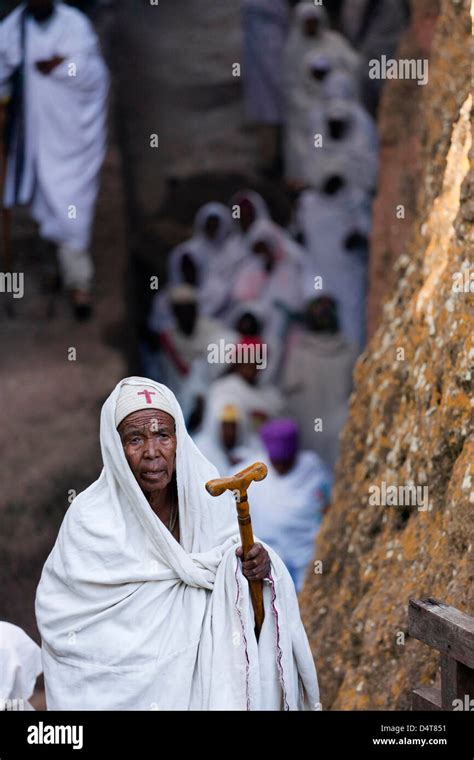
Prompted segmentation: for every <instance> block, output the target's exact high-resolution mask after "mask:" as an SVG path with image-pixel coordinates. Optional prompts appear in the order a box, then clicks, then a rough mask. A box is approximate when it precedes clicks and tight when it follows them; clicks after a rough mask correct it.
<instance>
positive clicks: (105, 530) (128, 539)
mask: <svg viewBox="0 0 474 760" xmlns="http://www.w3.org/2000/svg"><path fill="white" fill-rule="evenodd" d="M124 382H127V383H128V384H132V385H133V384H136V385H137V386H140V385H146V386H147V387H153V388H155V389H156V390H157V391H158V392H159V393H161V394H163V395H164V397H165V398H166V400H167V404H168V405H169V407H170V408H172V410H173V417H174V419H175V421H176V440H177V449H176V478H177V488H178V498H179V525H180V543H178V542H177V541H176V540H175V539H174V537H173V536H172V535H171V533H170V532H169V531H168V530H167V528H165V526H164V524H163V523H162V521H161V520H160V519H159V518H158V517H157V515H156V514H155V513H154V512H153V511H152V509H151V507H150V505H149V503H148V501H147V499H146V498H145V496H144V494H143V493H142V491H141V489H140V488H139V486H138V483H137V482H136V480H135V478H134V476H133V473H132V471H131V469H130V467H129V465H128V462H127V460H126V458H125V454H124V451H123V447H122V443H121V439H120V436H119V434H118V432H117V430H116V428H115V412H116V404H117V399H118V396H119V393H120V389H121V387H122V385H123V383H124ZM100 440H101V449H102V457H103V462H104V468H103V470H102V473H101V475H100V477H99V479H98V480H97V481H96V482H95V483H93V484H92V485H91V486H90V487H89V488H88V489H87V490H86V491H84V492H83V493H81V494H80V495H79V496H78V497H77V498H76V499H75V500H74V501H73V503H72V505H71V506H70V508H69V509H68V511H67V513H66V516H65V518H64V521H63V524H62V526H61V530H60V532H59V536H58V539H57V541H56V544H55V546H54V548H53V550H52V552H51V554H50V556H49V557H48V560H47V562H46V564H45V567H44V569H43V574H42V577H41V581H40V584H39V587H38V592H37V599H36V613H37V620H38V627H39V629H40V633H41V636H42V640H43V663H44V673H45V686H46V696H47V703H48V708H49V709H119V710H120V709H125V710H134V709H145V710H146V709H171V710H174V709H180V710H188V709H246V707H247V706H248V704H251V706H252V708H253V709H259V708H260V707H261V706H262V704H263V705H265V704H270V705H273V707H271V709H279V708H278V707H276V706H275V705H276V704H277V703H278V704H279V701H277V700H279V699H280V694H279V676H278V660H276V659H275V657H276V655H279V654H280V649H281V648H282V646H281V645H278V646H276V645H275V638H274V636H275V634H274V631H275V627H274V625H273V621H272V613H271V611H270V607H271V604H270V607H269V608H268V609H269V611H268V615H267V617H268V620H267V627H266V630H265V632H264V630H263V629H262V635H261V638H260V641H259V645H258V649H257V643H256V641H255V637H254V640H253V641H252V630H251V629H252V622H251V614H250V600H249V592H248V584H247V583H246V582H243V579H242V576H241V573H240V570H239V565H238V560H237V558H236V556H235V546H236V543H237V542H238V540H239V539H238V534H237V523H236V517H235V506H234V504H233V499H232V497H231V495H230V493H229V492H226V493H225V494H224V495H222V496H221V497H219V498H217V499H213V498H212V497H211V496H209V495H208V494H207V492H206V490H205V487H204V486H205V483H206V481H207V480H209V479H212V478H215V477H217V470H216V468H215V467H214V466H213V465H211V464H210V463H209V462H208V461H207V459H205V457H204V456H203V455H202V454H201V453H200V451H199V450H198V449H197V447H196V446H195V444H194V443H193V441H192V440H191V438H190V436H189V435H188V433H187V431H186V428H185V423H184V419H183V415H182V412H181V409H180V407H179V405H178V403H177V401H176V398H175V396H174V395H173V393H172V392H171V391H170V390H169V389H168V388H166V386H163V385H160V384H159V383H154V382H153V381H151V380H148V379H144V378H134V377H132V378H127V379H126V381H121V382H120V383H119V384H118V385H117V386H116V388H115V389H114V390H113V391H112V393H111V395H110V396H109V398H108V399H107V401H106V402H105V403H104V406H103V408H102V414H101V426H100ZM271 557H272V566H273V567H274V568H275V570H274V571H272V572H275V575H277V576H278V583H277V582H275V593H276V594H277V600H278V601H277V603H278V604H280V605H281V607H280V610H281V615H280V619H279V623H280V627H282V628H283V639H282V642H283V650H282V657H283V665H282V667H283V669H284V671H285V678H286V682H287V685H285V699H286V701H287V702H288V704H289V705H290V708H291V709H299V708H298V704H299V697H298V670H299V672H300V677H302V678H303V679H304V680H305V681H306V683H307V688H308V694H309V698H310V699H311V700H313V699H314V698H316V699H317V698H318V697H317V681H316V680H315V673H314V666H313V670H311V665H312V660H311V663H310V662H309V660H308V652H306V653H305V646H307V640H306V638H305V635H304V631H303V633H302V631H301V629H298V626H297V627H296V630H297V633H296V638H297V639H298V641H297V642H296V644H297V647H298V657H299V659H300V660H301V666H296V665H295V658H294V656H293V655H291V654H290V652H291V649H292V648H293V649H294V646H295V641H294V638H295V633H294V632H291V631H290V629H289V628H288V631H287V633H285V630H286V623H285V619H286V615H287V609H288V610H289V607H288V605H289V606H290V607H291V606H292V605H293V608H292V610H289V611H288V614H293V615H294V613H295V610H294V605H295V604H296V601H295V599H293V597H292V595H291V593H290V592H289V586H288V573H287V571H286V568H284V566H283V565H282V563H281V561H280V560H279V558H278V557H277V556H276V555H273V554H272V555H271ZM273 563H274V564H273ZM279 589H281V591H280V590H279ZM211 590H212V591H213V593H212V594H209V592H210V591H211ZM268 591H270V589H268ZM268 602H270V599H268ZM292 624H293V623H292ZM242 626H243V627H242ZM301 627H302V626H301ZM264 628H265V625H264ZM233 631H234V632H235V631H237V632H239V631H240V633H238V636H240V638H239V639H238V641H237V640H236V639H235V636H234V637H233ZM285 636H289V639H288V641H287V642H286V643H285ZM280 638H281V634H280ZM292 640H293V643H292ZM305 642H306V644H305ZM262 646H263V651H260V650H261V647H262ZM287 647H288V649H287ZM308 650H309V647H308ZM247 657H249V658H250V661H251V662H253V664H254V665H255V666H256V668H252V669H251V670H252V672H251V673H249V672H246V669H245V662H246V658H247ZM288 658H289V659H288ZM262 668H263V671H262ZM295 668H297V669H296V670H295ZM259 673H260V675H259ZM264 677H265V678H270V684H269V686H268V693H266V692H265V694H264V693H263V692H262V691H261V678H264ZM287 692H288V696H286V693H287Z"/></svg>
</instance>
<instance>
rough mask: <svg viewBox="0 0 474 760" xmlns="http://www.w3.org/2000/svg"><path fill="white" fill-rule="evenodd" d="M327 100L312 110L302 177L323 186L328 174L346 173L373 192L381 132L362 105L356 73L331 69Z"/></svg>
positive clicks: (351, 180) (356, 184)
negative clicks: (378, 131)
mask: <svg viewBox="0 0 474 760" xmlns="http://www.w3.org/2000/svg"><path fill="white" fill-rule="evenodd" d="M323 93H324V100H323V101H322V102H321V103H319V104H318V105H317V106H316V107H315V108H313V109H312V111H311V112H310V114H309V119H308V129H307V135H306V140H305V142H304V144H302V147H301V153H302V167H303V171H302V177H303V179H304V180H305V181H306V183H307V185H309V186H310V187H319V186H320V185H321V182H322V180H323V178H324V177H325V176H328V175H329V174H338V173H344V176H345V177H346V178H347V180H348V181H349V183H350V184H351V185H352V186H354V187H360V188H361V189H362V190H364V191H365V192H367V193H368V194H369V195H373V194H374V192H375V189H376V185H377V173H378V135H377V127H376V125H375V122H374V120H373V118H372V117H371V116H370V115H369V114H368V113H367V111H366V110H365V108H363V106H361V105H360V103H359V101H358V95H357V85H356V82H355V79H354V77H353V75H351V74H348V73H347V72H345V71H341V70H336V71H333V72H331V73H330V74H329V75H328V77H327V79H326V81H325V82H324V85H323Z"/></svg>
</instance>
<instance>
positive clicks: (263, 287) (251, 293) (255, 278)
mask: <svg viewBox="0 0 474 760" xmlns="http://www.w3.org/2000/svg"><path fill="white" fill-rule="evenodd" d="M260 241H265V242H266V243H267V245H268V246H269V247H270V249H271V250H272V251H273V253H274V255H275V257H276V261H275V265H274V268H273V270H272V271H271V272H270V273H267V272H266V271H265V268H264V264H263V262H262V258H261V256H259V255H258V254H256V253H255V252H254V251H253V246H254V245H255V244H256V243H258V242H260ZM302 271H303V252H302V251H301V249H300V247H299V246H298V245H297V244H296V243H295V242H294V241H292V240H291V239H290V238H289V236H288V235H287V234H286V233H285V232H284V230H282V229H281V228H279V227H278V225H276V224H274V223H273V222H270V221H267V220H261V221H258V222H255V223H254V224H253V225H252V227H251V229H250V230H249V233H248V235H247V256H246V258H245V261H244V262H243V263H242V266H241V267H240V271H239V274H238V277H236V279H235V283H234V287H233V291H232V301H233V303H245V304H246V305H247V306H249V307H250V309H251V308H252V304H253V303H254V304H255V306H256V307H257V309H258V310H260V311H261V313H263V315H264V331H263V337H264V339H265V340H266V341H269V342H272V343H273V344H277V343H278V341H282V340H284V338H285V335H286V329H287V327H288V322H289V320H288V314H287V311H289V312H291V311H296V310H297V309H298V308H299V307H300V306H301V299H302V295H303V292H302V287H301V276H302Z"/></svg>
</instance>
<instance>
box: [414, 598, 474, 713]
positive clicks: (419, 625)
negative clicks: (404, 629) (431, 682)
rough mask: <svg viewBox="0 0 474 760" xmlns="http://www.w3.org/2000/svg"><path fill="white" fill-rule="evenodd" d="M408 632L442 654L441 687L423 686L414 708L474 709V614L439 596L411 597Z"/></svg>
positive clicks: (417, 690)
mask: <svg viewBox="0 0 474 760" xmlns="http://www.w3.org/2000/svg"><path fill="white" fill-rule="evenodd" d="M408 632H409V634H410V636H411V637H412V638H415V639H419V640H420V641H423V642H424V643H425V644H428V646H430V647H433V649H437V650H438V652H440V654H441V688H440V689H437V688H435V687H434V686H420V687H419V688H417V689H415V691H414V692H413V695H412V709H413V710H474V617H471V616H470V615H466V614H465V613H464V612H460V611H459V610H457V609H456V608H455V607H450V606H449V605H447V604H444V603H443V602H440V601H438V600H437V599H431V598H430V599H424V600H418V599H410V601H409V606H408Z"/></svg>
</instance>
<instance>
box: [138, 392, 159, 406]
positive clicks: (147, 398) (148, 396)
mask: <svg viewBox="0 0 474 760" xmlns="http://www.w3.org/2000/svg"><path fill="white" fill-rule="evenodd" d="M137 396H145V401H146V403H147V404H151V402H152V401H153V399H152V396H156V391H138V393H137Z"/></svg>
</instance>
